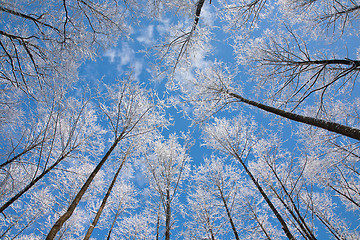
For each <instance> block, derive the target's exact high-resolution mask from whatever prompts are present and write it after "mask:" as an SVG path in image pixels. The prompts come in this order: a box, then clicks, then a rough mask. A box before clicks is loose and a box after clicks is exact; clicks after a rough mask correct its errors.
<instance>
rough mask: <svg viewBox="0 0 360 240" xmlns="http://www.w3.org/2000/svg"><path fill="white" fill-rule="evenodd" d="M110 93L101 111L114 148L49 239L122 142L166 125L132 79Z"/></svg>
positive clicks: (99, 164)
mask: <svg viewBox="0 0 360 240" xmlns="http://www.w3.org/2000/svg"><path fill="white" fill-rule="evenodd" d="M107 91H108V92H107V94H108V95H107V96H108V97H109V100H110V103H111V104H110V105H105V102H102V104H101V105H100V107H101V108H102V111H103V112H104V114H105V116H106V118H108V121H109V125H110V129H111V131H112V133H113V135H114V139H113V141H112V144H111V146H110V147H109V148H108V150H107V152H106V153H105V155H104V156H103V157H102V159H101V160H100V162H99V163H98V164H97V165H96V167H95V169H94V170H93V171H92V172H91V174H90V175H89V177H88V178H87V180H86V182H85V183H84V184H83V186H82V187H81V189H80V190H79V192H78V193H77V194H76V196H75V198H74V200H73V201H72V203H71V204H70V206H69V208H68V210H67V211H66V212H65V213H64V214H62V215H61V217H60V218H59V219H58V220H57V221H56V222H55V224H54V225H53V227H52V228H51V230H50V232H49V233H48V235H47V237H46V239H54V237H55V236H56V234H57V232H58V231H59V230H60V228H61V227H62V225H63V224H64V223H65V222H66V220H67V219H69V218H70V217H71V215H72V213H73V212H74V210H75V208H76V207H77V205H78V204H79V202H80V200H81V198H82V197H83V195H84V194H85V192H86V191H87V189H88V187H89V186H90V184H91V182H92V181H93V180H94V178H95V176H96V175H97V173H98V172H99V171H100V169H101V167H102V166H103V165H104V164H105V162H106V161H107V160H108V158H109V156H110V154H111V153H112V152H113V151H114V149H115V148H116V147H117V145H118V144H119V143H120V141H122V140H124V139H127V138H131V137H134V136H137V135H142V134H151V132H152V131H155V130H156V129H157V128H159V127H161V126H164V124H165V123H166V121H165V119H164V117H163V115H162V113H161V112H160V110H161V109H160V107H161V106H160V105H156V104H155V103H154V102H153V101H152V99H149V97H148V93H147V92H145V91H144V90H142V89H141V88H140V86H138V85H136V83H135V81H132V78H131V75H130V76H129V78H128V79H126V81H122V82H119V83H118V84H117V85H116V86H111V87H110V86H109V87H107Z"/></svg>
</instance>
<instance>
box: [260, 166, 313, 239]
mask: <svg viewBox="0 0 360 240" xmlns="http://www.w3.org/2000/svg"><path fill="white" fill-rule="evenodd" d="M267 165H268V166H269V168H270V169H271V171H272V172H273V174H274V176H275V178H276V180H277V181H278V183H279V184H280V186H281V188H282V190H283V191H284V193H285V194H286V196H287V197H288V198H289V200H290V203H291V205H292V207H293V209H294V211H295V213H294V211H293V210H292V209H291V208H290V206H288V204H287V203H286V202H285V201H284V199H283V198H281V197H280V196H279V194H278V193H277V192H276V190H275V189H274V188H273V187H271V189H272V190H273V192H274V193H275V194H276V196H277V198H278V199H279V200H280V202H281V203H282V204H283V205H284V207H285V208H286V209H287V210H288V211H289V213H290V215H291V216H292V217H293V218H294V220H295V221H296V222H297V223H298V224H299V227H300V229H301V230H302V231H303V234H305V235H306V238H307V239H310V240H316V237H315V235H314V234H313V232H312V231H311V230H310V228H309V227H308V226H307V224H306V222H305V219H304V218H303V217H302V216H301V214H300V210H299V208H298V207H297V206H296V204H295V202H294V200H293V198H292V196H291V194H290V193H289V192H288V191H287V189H286V187H285V186H284V184H283V182H282V181H281V179H280V177H279V176H278V174H277V172H276V171H275V169H274V168H273V167H272V166H271V165H270V164H269V163H267ZM304 237H305V236H304Z"/></svg>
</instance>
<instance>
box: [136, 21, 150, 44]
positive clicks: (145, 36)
mask: <svg viewBox="0 0 360 240" xmlns="http://www.w3.org/2000/svg"><path fill="white" fill-rule="evenodd" d="M153 35H154V25H149V26H147V28H146V29H145V30H143V31H141V34H140V36H139V37H137V38H136V40H138V41H139V42H140V43H144V44H146V45H151V44H152V43H153Z"/></svg>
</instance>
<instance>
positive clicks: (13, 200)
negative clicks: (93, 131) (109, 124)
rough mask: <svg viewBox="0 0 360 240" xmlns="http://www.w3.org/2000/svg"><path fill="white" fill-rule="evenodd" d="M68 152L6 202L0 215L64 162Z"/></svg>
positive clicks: (0, 208)
mask: <svg viewBox="0 0 360 240" xmlns="http://www.w3.org/2000/svg"><path fill="white" fill-rule="evenodd" d="M73 150H74V148H73V149H71V150H69V151H68V152H67V153H66V154H64V155H63V156H61V157H60V158H59V159H58V160H57V161H56V162H55V163H54V164H53V165H51V166H50V167H49V168H48V169H46V170H45V171H43V172H42V173H41V174H40V175H39V176H38V177H36V178H35V179H33V180H32V181H31V182H30V183H29V184H28V185H27V186H26V187H25V188H24V189H22V190H21V191H20V192H18V193H17V194H16V195H15V196H14V197H12V198H11V199H10V200H9V201H7V202H6V203H5V204H4V205H2V206H1V207H0V213H2V212H3V211H4V210H5V209H6V208H7V207H9V206H10V205H11V204H13V203H14V202H15V201H16V200H17V199H19V198H20V197H21V196H22V195H23V194H24V193H26V192H27V191H28V190H29V189H30V188H31V187H33V186H34V185H35V184H36V183H37V182H38V181H39V180H40V179H42V178H43V177H44V176H45V175H46V174H47V173H48V172H50V171H51V170H52V169H53V168H55V167H56V166H57V165H58V164H59V163H60V162H61V161H62V160H64V159H65V158H66V157H67V156H68V155H69V154H70V153H71V152H72V151H73Z"/></svg>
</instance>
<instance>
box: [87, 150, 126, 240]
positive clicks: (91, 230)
mask: <svg viewBox="0 0 360 240" xmlns="http://www.w3.org/2000/svg"><path fill="white" fill-rule="evenodd" d="M126 157H127V156H125V157H124V159H123V161H122V162H121V164H120V166H119V168H118V170H117V172H116V173H115V176H114V178H113V180H112V182H111V184H110V186H109V188H108V190H107V192H106V194H105V197H104V198H103V200H102V202H101V206H100V208H99V210H98V211H97V213H96V216H95V218H94V220H93V222H92V224H91V225H90V227H89V229H88V231H87V232H86V235H85V237H84V240H88V239H89V238H90V236H91V234H92V232H93V230H94V228H95V226H96V224H97V222H98V221H99V219H100V216H101V214H102V211H103V210H104V208H105V205H106V202H107V200H108V198H109V196H110V193H111V191H112V189H113V187H114V185H115V182H116V179H117V177H118V176H119V173H120V170H121V169H122V167H123V166H124V163H125V161H126Z"/></svg>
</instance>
